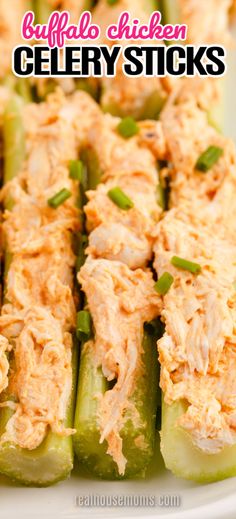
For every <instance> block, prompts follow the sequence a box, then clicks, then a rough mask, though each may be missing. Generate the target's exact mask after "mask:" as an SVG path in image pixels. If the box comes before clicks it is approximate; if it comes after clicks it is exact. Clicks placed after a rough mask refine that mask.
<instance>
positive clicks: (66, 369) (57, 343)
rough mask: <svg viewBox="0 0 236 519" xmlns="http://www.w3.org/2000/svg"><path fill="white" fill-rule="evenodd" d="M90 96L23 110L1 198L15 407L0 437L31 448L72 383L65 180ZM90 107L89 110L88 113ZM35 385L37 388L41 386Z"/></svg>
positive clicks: (4, 324) (55, 98)
mask: <svg viewBox="0 0 236 519" xmlns="http://www.w3.org/2000/svg"><path fill="white" fill-rule="evenodd" d="M90 103H91V105H93V101H91V100H90V98H89V97H88V96H87V95H86V94H83V93H77V94H75V95H74V96H73V98H68V99H66V98H65V97H64V96H63V94H62V93H61V92H60V91H58V92H56V93H55V94H53V95H52V96H51V97H49V100H48V102H46V103H42V104H40V105H27V106H26V107H25V109H24V115H23V117H24V127H25V134H26V135H25V138H26V160H25V163H24V167H23V169H22V171H21V172H20V174H19V175H18V176H17V177H15V178H14V179H13V180H12V181H10V182H8V183H7V184H6V186H5V187H4V189H3V192H2V196H3V198H4V199H5V200H6V201H9V200H10V201H11V206H12V209H11V211H8V210H6V211H5V214H4V223H3V234H4V239H5V242H6V250H7V251H8V253H9V254H10V257H11V260H10V263H9V268H8V272H7V276H6V302H5V304H4V305H3V307H2V312H1V317H0V330H1V334H2V336H3V337H2V339H1V363H0V364H1V368H2V369H1V379H0V380H1V385H2V386H3V387H5V386H6V376H7V375H6V372H7V364H6V362H7V361H5V363H4V361H2V354H3V352H4V350H6V349H8V348H9V346H8V343H7V342H6V341H7V339H8V340H9V342H10V344H11V345H12V349H13V352H14V369H11V371H10V374H9V387H10V391H11V393H12V394H13V396H14V400H15V402H16V404H15V412H14V413H13V415H12V417H11V418H10V420H9V421H8V423H7V426H6V431H5V433H4V435H3V436H2V438H1V441H2V442H3V441H4V442H5V441H12V442H14V443H16V444H18V445H20V446H21V447H24V448H28V449H34V448H35V447H37V446H38V445H39V444H40V443H41V442H42V440H43V438H44V437H45V435H46V433H47V431H48V428H49V427H50V428H51V430H52V431H54V432H57V433H59V434H62V435H68V434H71V433H72V432H73V430H72V429H66V428H65V427H64V425H63V423H64V421H65V417H66V413H67V408H68V402H69V397H70V393H71V387H72V364H71V355H72V335H71V332H72V331H73V329H74V327H75V312H76V308H75V301H74V294H73V267H74V265H75V255H74V252H73V248H72V233H74V232H76V231H77V230H79V228H80V219H79V210H78V209H77V208H76V203H77V189H78V185H77V183H76V182H75V181H73V180H71V179H70V178H69V160H70V159H75V158H76V157H77V154H78V149H79V145H80V143H81V142H83V139H84V137H85V133H84V132H85V128H84V127H83V123H81V125H80V130H79V131H78V130H77V125H78V118H80V117H81V110H82V109H84V113H85V114H86V106H87V117H86V119H87V122H86V125H88V124H89V120H90V123H91V122H92V118H90V119H89V113H90V110H91V109H92V108H91V106H90ZM95 111H96V110H95ZM62 188H67V189H69V190H70V192H71V196H70V198H69V199H68V200H66V202H64V204H62V205H60V206H59V207H58V208H57V209H53V208H51V207H49V205H48V199H49V198H50V197H52V196H53V195H55V194H56V193H58V192H59V191H60V190H61V189H62ZM42 387H43V388H44V390H43V391H42Z"/></svg>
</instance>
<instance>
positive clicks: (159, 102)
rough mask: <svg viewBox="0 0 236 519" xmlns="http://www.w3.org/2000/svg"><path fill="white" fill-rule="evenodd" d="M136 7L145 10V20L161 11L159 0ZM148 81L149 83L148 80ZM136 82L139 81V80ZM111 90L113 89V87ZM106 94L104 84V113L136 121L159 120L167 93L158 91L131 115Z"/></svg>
mask: <svg viewBox="0 0 236 519" xmlns="http://www.w3.org/2000/svg"><path fill="white" fill-rule="evenodd" d="M136 5H139V6H140V11H141V10H143V13H144V14H145V18H146V14H148V15H151V14H152V12H153V11H157V10H158V9H160V2H159V1H158V0H136ZM107 8H108V9H112V8H113V6H112V5H111V6H109V5H108V7H107ZM141 22H142V20H141ZM146 80H147V81H149V79H148V78H147V79H146ZM124 81H125V77H124ZM135 81H138V78H137V79H136V80H135ZM107 88H109V87H107ZM110 88H111V89H112V85H111V87H110ZM106 92H107V89H105V87H104V84H102V94H101V107H102V109H103V111H104V112H108V113H110V114H111V115H113V116H118V117H121V118H123V117H126V116H132V117H133V118H134V119H136V120H145V119H157V118H158V116H159V114H160V112H161V110H162V108H163V106H164V104H165V102H166V93H165V91H164V90H159V91H158V90H157V89H156V90H154V91H153V92H152V93H151V94H150V95H149V96H148V97H147V98H146V99H144V102H143V103H142V105H141V106H140V108H139V109H138V110H135V111H134V110H133V111H132V112H130V111H129V113H127V111H126V110H124V108H123V107H122V105H121V104H120V103H116V102H106V97H105V96H106ZM140 94H142V92H140Z"/></svg>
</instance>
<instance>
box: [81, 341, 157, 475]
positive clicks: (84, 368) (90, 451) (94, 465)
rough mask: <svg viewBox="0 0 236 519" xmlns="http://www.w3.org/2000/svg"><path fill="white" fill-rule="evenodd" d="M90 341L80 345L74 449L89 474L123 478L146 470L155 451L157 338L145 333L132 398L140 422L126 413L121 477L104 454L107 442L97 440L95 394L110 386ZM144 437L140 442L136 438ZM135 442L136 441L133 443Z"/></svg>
mask: <svg viewBox="0 0 236 519" xmlns="http://www.w3.org/2000/svg"><path fill="white" fill-rule="evenodd" d="M91 344H92V343H89V342H88V343H86V344H85V345H84V346H83V347H82V353H81V361H80V370H79V382H78V393H77V404H76V412H75V428H76V429H77V432H76V434H75V435H74V437H73V442H74V449H75V452H76V454H77V457H78V460H79V462H81V463H82V464H83V465H84V466H85V467H86V468H87V469H88V470H89V471H90V472H91V473H92V474H94V475H95V476H98V477H101V478H103V479H122V478H123V477H124V478H128V477H131V476H134V475H135V474H138V473H140V471H145V469H146V468H147V466H148V464H149V462H150V460H151V458H152V456H153V450H154V442H155V421H156V408H157V380H158V363H157V351H156V337H154V336H151V335H149V334H148V333H147V331H145V332H144V338H143V349H144V354H143V363H144V370H143V373H142V375H140V377H139V379H138V380H137V383H136V389H135V391H134V394H133V395H132V397H131V400H132V402H133V403H134V405H135V407H136V409H137V412H138V413H139V416H140V425H139V426H138V427H136V426H135V425H134V423H133V422H132V418H131V417H130V418H129V416H128V413H127V412H126V414H125V420H126V421H125V424H124V427H123V429H122V431H121V437H122V439H123V453H124V455H125V457H126V458H127V466H126V471H125V475H124V476H120V475H119V473H118V470H117V466H116V464H115V463H114V461H113V459H112V457H111V456H110V455H108V454H107V453H106V451H107V443H106V441H105V442H104V443H102V444H100V443H99V439H100V431H99V426H98V423H97V416H96V415H97V406H98V404H97V400H96V394H98V393H102V394H104V393H105V391H107V389H108V388H109V385H108V382H107V380H106V379H105V377H104V376H103V375H102V373H101V369H100V368H95V367H94V360H93V347H92V345H91ZM140 437H143V439H144V442H143V445H140V444H139V442H138V438H140ZM136 441H137V443H135V442H136Z"/></svg>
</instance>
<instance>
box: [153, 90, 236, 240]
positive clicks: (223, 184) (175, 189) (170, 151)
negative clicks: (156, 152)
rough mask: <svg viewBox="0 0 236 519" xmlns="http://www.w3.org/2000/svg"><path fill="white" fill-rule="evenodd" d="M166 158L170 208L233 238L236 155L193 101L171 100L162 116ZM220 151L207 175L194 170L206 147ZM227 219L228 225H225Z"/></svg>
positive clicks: (234, 230) (234, 229)
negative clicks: (178, 209)
mask: <svg viewBox="0 0 236 519" xmlns="http://www.w3.org/2000/svg"><path fill="white" fill-rule="evenodd" d="M161 120H162V124H163V131H164V135H165V139H166V146H167V155H166V157H167V158H168V160H169V161H170V162H171V164H172V168H170V169H169V171H168V172H169V175H170V178H171V197H170V206H171V207H177V206H178V207H180V208H181V209H182V217H183V219H184V218H185V219H187V220H188V219H190V220H191V221H192V222H193V221H196V222H198V221H201V223H202V224H204V225H206V226H207V227H208V228H209V226H211V228H212V230H213V231H214V232H217V233H218V234H221V235H223V236H226V235H228V236H230V237H231V238H235V233H236V227H235V222H236V208H235V204H234V200H235V191H236V167H235V165H236V158H235V157H236V155H235V147H234V144H233V142H232V141H231V140H230V139H227V138H225V137H223V136H222V135H221V134H219V133H218V132H217V131H216V130H215V129H214V128H213V127H212V126H210V124H208V120H207V115H206V113H205V112H204V111H202V110H201V109H200V108H199V107H198V106H197V103H196V101H195V98H194V97H192V99H190V98H189V100H188V101H186V102H185V101H184V102H180V103H175V102H173V101H171V102H170V103H169V104H168V105H167V106H166V108H165V110H164V111H163V113H162V116H161ZM212 145H214V146H218V147H220V148H221V149H222V150H223V155H222V157H221V158H220V159H219V160H218V161H217V162H216V163H215V164H214V165H213V167H212V168H211V169H210V170H209V171H208V172H207V173H206V174H204V173H202V172H199V171H197V170H196V168H195V166H196V162H197V159H198V158H199V156H200V155H201V154H202V153H203V152H204V151H206V149H207V148H208V147H209V146H212ZM229 220H230V222H231V223H230V226H229V225H228V223H229Z"/></svg>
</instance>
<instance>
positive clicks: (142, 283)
mask: <svg viewBox="0 0 236 519" xmlns="http://www.w3.org/2000/svg"><path fill="white" fill-rule="evenodd" d="M78 279H79V281H80V283H81V285H82V289H83V291H84V292H85V294H86V298H87V302H88V307H89V309H90V312H91V314H92V317H93V323H94V328H95V337H94V339H93V348H94V362H95V365H97V366H101V367H102V371H103V374H104V376H105V377H106V378H107V380H108V381H112V380H114V381H115V384H114V386H113V388H112V389H110V390H108V391H106V392H105V394H104V395H103V396H102V395H97V397H98V399H99V404H100V405H99V412H98V422H99V426H100V431H101V438H100V441H101V442H103V441H104V440H107V443H108V450H107V452H108V454H110V455H111V456H112V457H113V459H114V461H115V462H116V463H117V465H118V469H119V473H120V474H124V472H125V465H126V458H125V456H124V454H123V452H122V439H121V436H120V431H121V429H122V427H123V425H124V419H123V415H124V412H125V410H126V409H128V408H130V406H131V409H130V411H131V413H132V412H133V419H134V420H135V419H136V420H137V419H138V417H136V414H137V411H136V414H135V409H132V405H131V402H130V401H129V397H130V396H131V395H132V393H133V390H134V387H135V380H136V378H137V377H138V376H139V372H140V369H142V359H141V354H142V338H143V325H144V322H145V321H150V320H152V319H153V318H154V317H156V315H157V312H158V305H159V304H160V298H159V296H158V295H157V294H156V292H155V290H154V281H153V277H152V273H151V271H149V270H142V269H136V270H134V271H132V270H130V269H129V268H128V266H127V265H125V264H123V263H121V262H118V261H109V260H106V259H96V260H94V259H92V258H91V257H88V259H87V261H86V262H85V265H84V266H83V267H82V269H81V270H80V273H79V275H78ZM85 347H86V345H85Z"/></svg>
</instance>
